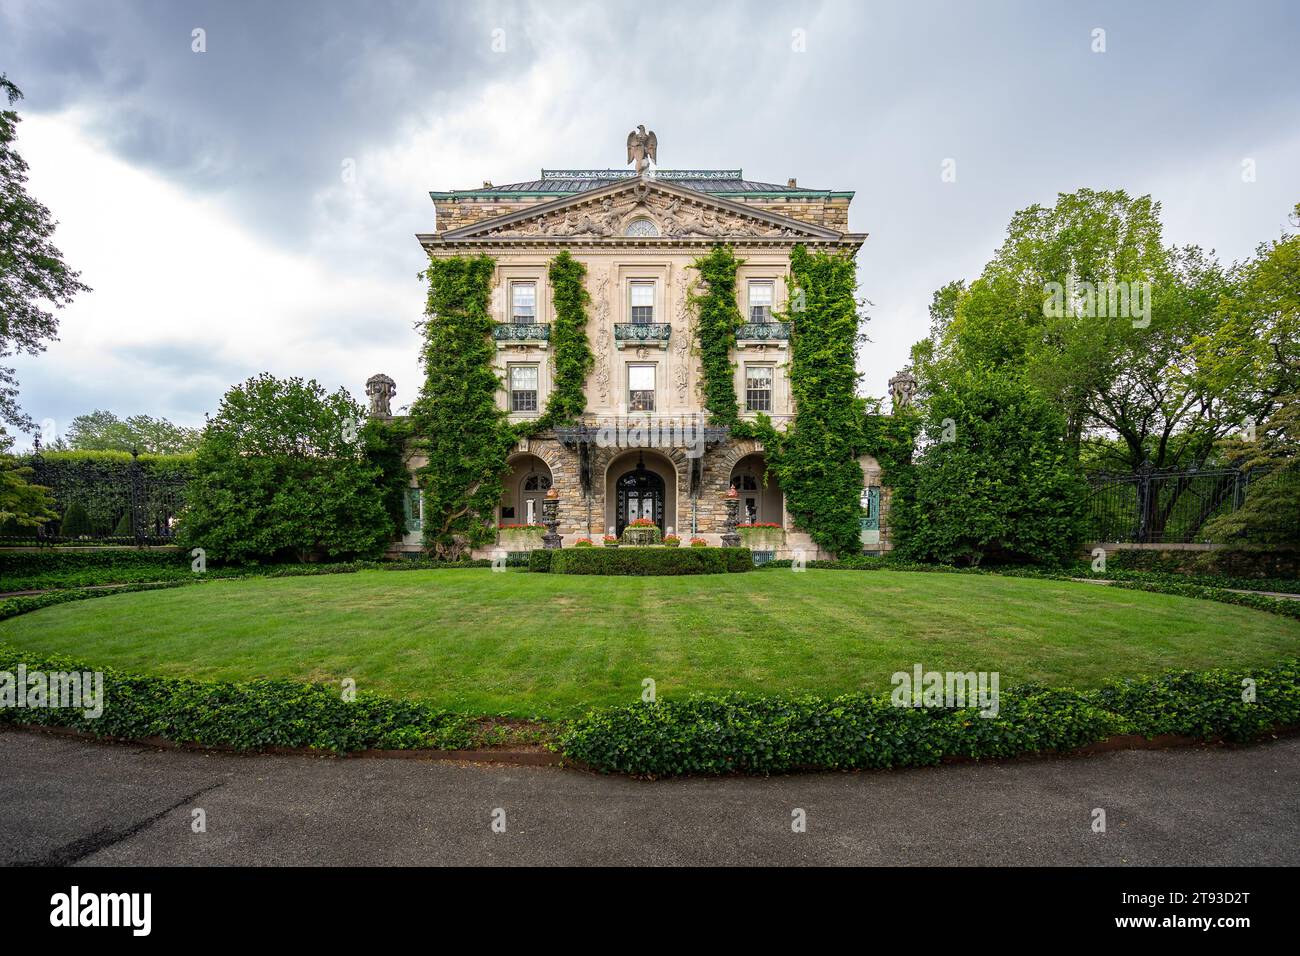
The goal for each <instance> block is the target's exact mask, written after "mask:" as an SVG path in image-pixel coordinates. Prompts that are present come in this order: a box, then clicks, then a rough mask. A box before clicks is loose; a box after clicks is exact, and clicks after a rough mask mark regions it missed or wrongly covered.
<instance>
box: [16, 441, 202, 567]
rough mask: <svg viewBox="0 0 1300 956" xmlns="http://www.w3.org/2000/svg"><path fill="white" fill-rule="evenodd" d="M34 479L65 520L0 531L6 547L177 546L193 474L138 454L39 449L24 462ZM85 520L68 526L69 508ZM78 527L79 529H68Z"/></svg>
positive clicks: (30, 477)
mask: <svg viewBox="0 0 1300 956" xmlns="http://www.w3.org/2000/svg"><path fill="white" fill-rule="evenodd" d="M24 464H26V465H28V466H30V467H31V469H32V474H31V475H30V476H28V480H29V481H30V482H31V483H32V484H35V485H43V486H45V487H47V488H49V489H50V492H51V494H52V496H53V498H54V501H55V510H56V511H58V512H59V515H60V517H59V519H57V520H54V521H50V522H47V523H46V524H45V525H43V526H41V527H40V528H36V529H18V528H13V527H6V528H3V529H0V545H33V544H36V545H43V544H49V545H54V544H77V543H82V542H84V543H86V544H125V545H136V546H140V547H143V546H147V545H159V544H171V543H172V541H173V539H174V537H175V534H176V518H177V516H178V515H179V514H180V511H181V509H182V508H183V507H184V506H185V489H186V485H187V484H188V483H189V474H188V473H185V472H176V473H167V472H161V473H160V472H159V471H157V470H155V469H153V468H151V467H147V466H146V465H145V464H144V463H142V462H141V461H140V459H139V457H138V456H137V455H136V454H134V453H132V456H131V459H130V460H129V461H112V460H97V459H95V458H89V457H88V458H86V459H82V460H71V461H70V460H66V459H57V458H56V459H47V458H45V457H44V456H43V455H41V454H40V453H39V452H38V453H36V454H34V455H32V456H31V457H30V458H29V459H28V460H26V461H25V462H24ZM74 505H77V506H79V507H80V509H81V510H82V512H83V513H84V516H85V521H84V522H83V523H82V527H81V528H79V529H70V528H69V527H68V523H69V522H68V520H67V519H68V513H69V509H70V508H72V507H73V506H74ZM72 530H75V533H68V532H69V531H72Z"/></svg>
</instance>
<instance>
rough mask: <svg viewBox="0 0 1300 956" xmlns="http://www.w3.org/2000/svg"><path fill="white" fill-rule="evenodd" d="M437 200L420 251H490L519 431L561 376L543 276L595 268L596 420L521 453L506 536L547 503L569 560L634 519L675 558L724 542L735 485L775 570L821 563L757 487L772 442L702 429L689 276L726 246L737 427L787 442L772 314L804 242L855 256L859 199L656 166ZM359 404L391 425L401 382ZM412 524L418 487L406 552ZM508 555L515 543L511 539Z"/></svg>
mask: <svg viewBox="0 0 1300 956" xmlns="http://www.w3.org/2000/svg"><path fill="white" fill-rule="evenodd" d="M642 132H643V135H644V131H642ZM633 136H634V137H635V136H636V134H635V133H634V134H633ZM649 136H650V148H649V153H648V155H649V156H653V155H654V152H653V151H654V142H653V134H649ZM631 157H632V138H629V162H630V161H631ZM430 196H431V198H432V200H433V204H434V209H435V211H436V220H435V223H434V231H432V232H429V233H422V234H420V235H419V236H418V237H417V238H418V239H419V242H420V244H421V246H423V248H424V250H425V251H426V252H427V254H428V255H429V256H430V257H431V258H434V259H439V258H447V257H452V256H465V255H476V254H486V255H488V256H490V257H491V258H492V259H493V260H494V261H495V263H496V272H495V277H494V280H493V281H494V285H493V291H492V299H491V312H492V319H493V322H494V324H493V329H494V331H493V338H494V343H495V356H496V359H495V362H496V368H495V370H496V373H497V376H498V378H499V380H500V383H501V388H500V391H499V393H498V403H499V406H500V407H501V408H502V409H503V410H504V411H505V412H506V414H507V415H508V416H509V418H510V420H512V421H523V420H527V419H529V418H537V417H539V416H540V415H541V414H542V412H543V410H544V409H545V408H546V404H547V398H548V395H549V394H550V390H551V388H552V384H553V381H554V378H555V367H554V356H553V353H552V350H551V348H550V333H551V324H552V319H553V303H552V290H551V289H550V288H548V264H549V263H550V261H551V260H552V258H554V257H555V256H556V255H557V254H559V253H560V252H561V251H563V250H568V251H569V253H570V254H571V255H572V256H573V257H574V258H575V259H576V260H578V261H579V262H580V263H581V264H582V265H583V266H584V267H585V269H586V280H585V281H586V288H587V291H588V293H589V294H590V297H591V298H590V303H589V304H588V306H587V316H588V325H587V336H588V340H589V343H590V345H591V349H592V352H593V355H594V367H593V368H592V371H591V373H590V374H589V376H588V378H587V381H586V412H585V414H584V415H583V416H582V418H581V419H580V420H579V421H578V422H576V423H573V424H572V425H566V426H563V427H556V428H554V429H549V430H547V431H544V432H541V433H540V434H538V435H536V436H535V437H532V438H527V439H523V440H521V441H520V442H519V443H518V444H517V445H516V447H515V448H514V449H513V451H512V452H511V455H510V457H509V460H508V466H509V471H508V473H507V474H506V476H505V478H504V494H503V495H502V498H501V501H500V504H499V506H498V508H497V521H498V525H499V526H502V527H506V526H510V525H536V524H538V523H539V522H541V521H542V508H543V503H544V502H545V500H546V496H547V494H548V492H550V491H551V490H552V489H554V490H555V492H556V493H558V514H557V519H558V528H557V529H556V530H557V531H558V533H559V534H560V535H561V536H562V540H563V543H564V545H565V546H569V545H571V544H573V543H574V542H575V541H577V540H578V539H580V538H589V539H591V540H592V541H593V542H595V543H596V544H597V545H599V544H600V541H601V536H602V535H605V534H613V535H619V534H621V533H622V532H623V529H624V528H625V527H626V526H627V525H628V524H630V523H631V522H633V521H636V520H637V519H650V520H651V521H653V522H654V523H655V524H656V525H657V526H658V528H659V529H660V531H661V533H663V534H675V535H677V536H679V537H680V539H681V541H682V544H683V545H685V544H687V543H688V542H689V540H690V539H691V538H703V539H704V540H706V541H707V542H708V543H709V544H710V545H718V544H720V543H721V541H722V535H723V534H724V532H726V531H727V530H728V529H727V528H726V521H727V498H728V495H729V489H731V488H735V489H736V496H737V497H738V499H739V501H738V514H737V519H736V520H737V521H738V523H739V524H740V525H741V526H742V530H743V526H745V525H775V526H778V528H777V529H768V532H769V533H768V534H767V536H766V539H765V540H766V541H767V542H769V543H768V544H767V545H766V547H768V548H769V549H770V550H769V552H768V554H767V556H769V557H773V556H777V557H789V556H791V555H792V554H795V553H797V552H803V553H804V554H805V555H806V556H807V557H808V558H810V559H811V558H815V557H819V556H820V555H819V553H818V549H817V547H816V545H814V544H813V542H812V541H811V539H810V538H809V537H808V535H806V534H804V533H802V532H801V531H800V530H799V528H798V527H796V526H795V524H794V522H793V521H792V520H791V516H790V515H789V514H788V513H787V511H786V507H785V500H784V496H783V494H782V492H781V488H780V487H779V484H778V483H777V481H776V479H775V477H769V476H765V471H766V460H765V457H764V448H763V446H762V444H761V443H760V442H758V441H755V440H753V439H742V438H735V437H733V436H731V435H730V434H729V432H728V429H726V428H718V427H709V426H707V425H706V414H705V412H704V408H703V397H702V393H701V389H700V385H701V378H702V368H701V361H700V358H699V356H698V354H697V350H696V349H695V348H694V347H693V345H694V341H695V332H694V328H693V318H694V316H693V310H692V307H691V305H690V302H689V296H690V295H691V293H692V292H693V291H695V290H696V285H697V283H698V282H699V274H698V273H697V272H696V271H695V270H694V269H693V268H692V263H693V262H694V261H695V260H696V259H698V258H700V257H701V256H704V255H706V254H707V253H708V252H709V251H710V249H711V248H713V247H714V246H716V245H718V244H719V243H725V244H727V245H729V246H730V247H732V248H733V249H734V250H735V253H736V256H737V257H738V258H739V259H741V260H743V262H742V264H741V266H740V269H739V272H738V273H737V276H736V288H737V295H738V299H739V301H738V303H737V305H738V307H739V309H740V312H741V315H742V318H743V321H744V324H743V325H742V326H741V328H740V329H739V330H738V332H737V334H736V346H735V351H734V353H733V356H732V361H733V364H734V367H735V371H734V384H735V391H736V395H737V397H738V401H739V405H740V409H739V412H740V417H741V420H746V419H754V418H755V417H756V416H758V415H759V414H763V415H766V416H768V417H769V418H770V419H771V421H772V423H773V425H774V426H775V427H776V428H778V429H783V428H784V427H785V426H786V425H787V424H788V423H789V422H790V420H791V419H792V418H793V415H794V411H795V409H794V407H793V402H792V398H791V392H790V385H789V379H788V367H787V366H788V361H789V339H790V334H791V328H790V324H789V323H788V322H785V321H780V320H779V319H778V318H777V316H778V315H780V314H781V313H782V312H783V311H784V307H785V305H786V302H785V298H786V293H787V290H786V283H785V279H786V277H787V275H788V274H789V269H790V253H791V249H792V248H793V247H794V246H795V245H797V244H802V245H804V246H805V247H807V248H808V249H809V250H810V251H815V250H824V251H834V252H842V253H846V254H848V255H850V256H852V255H855V254H856V253H857V251H858V249H859V248H860V247H861V245H862V243H863V242H864V241H865V239H866V235H865V234H864V233H853V232H850V231H849V204H850V203H851V202H852V199H853V193H852V192H849V191H844V190H834V189H813V188H808V187H805V186H800V185H798V183H797V182H796V181H795V180H794V179H790V180H788V181H787V182H786V183H785V184H784V185H778V184H775V183H767V182H757V181H754V180H749V179H746V178H745V176H744V174H743V171H742V170H740V169H702V170H669V169H652V168H650V167H649V164H648V162H646V157H645V156H644V155H643V156H641V157H639V161H638V168H637V169H636V170H613V169H544V170H542V172H541V176H540V178H538V179H535V180H530V181H528V182H518V183H511V184H509V185H505V186H495V185H493V184H492V183H490V182H485V183H483V184H482V186H481V187H480V188H477V189H465V190H453V191H447V192H432V193H430ZM367 392H368V394H369V396H370V402H371V412H372V414H378V415H387V414H390V413H389V411H388V404H389V398H390V396H391V395H392V392H393V382H392V380H391V379H389V378H388V377H387V376H384V375H377V376H374V377H373V378H372V379H371V380H370V382H369V383H367ZM423 464H424V461H423V460H422V459H421V458H420V457H419V455H418V453H417V454H415V455H414V456H413V457H412V459H411V461H410V467H411V468H412V469H415V468H418V467H421V466H422V465H423ZM861 464H862V466H863V487H862V494H861V501H862V503H863V506H864V512H863V532H862V534H863V538H862V540H863V547H864V549H865V550H867V551H879V550H882V549H886V548H888V541H887V538H885V539H882V530H881V527H880V518H881V504H882V502H881V490H880V488H879V474H880V469H879V467H878V466H877V465H876V463H875V461H874V460H872V459H870V458H863V459H862V460H861ZM412 483H413V485H414V479H412ZM419 512H420V502H419V493H418V489H416V488H414V487H412V493H411V497H410V508H409V520H408V524H407V534H406V535H405V537H404V538H403V539H402V541H401V542H400V544H399V545H396V546H395V547H396V549H397V550H398V551H402V552H412V551H418V550H419V549H420V547H421V526H420V513H419ZM539 543H540V542H539ZM501 547H505V548H509V547H510V545H508V544H507V543H506V542H505V541H504V540H503V541H502V542H501V544H500V545H499V547H498V549H497V550H499V548H501ZM755 547H758V546H757V545H756V546H755ZM493 550H494V549H491V548H489V549H488V550H487V551H479V552H477V553H476V556H484V555H490V554H491V553H493Z"/></svg>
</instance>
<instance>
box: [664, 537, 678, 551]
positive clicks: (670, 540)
mask: <svg viewBox="0 0 1300 956" xmlns="http://www.w3.org/2000/svg"><path fill="white" fill-rule="evenodd" d="M681 543H682V539H681V538H679V537H677V535H675V534H670V535H666V536H665V537H664V547H666V548H676V547H680V546H681Z"/></svg>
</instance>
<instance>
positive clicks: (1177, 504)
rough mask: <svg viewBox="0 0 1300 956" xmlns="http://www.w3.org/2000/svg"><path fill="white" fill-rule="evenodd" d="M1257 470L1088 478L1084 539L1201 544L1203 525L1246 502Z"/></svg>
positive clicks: (1146, 471) (1155, 472)
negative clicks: (1088, 491)
mask: <svg viewBox="0 0 1300 956" xmlns="http://www.w3.org/2000/svg"><path fill="white" fill-rule="evenodd" d="M1256 474H1257V473H1256V472H1249V471H1241V470H1239V469H1236V468H1207V469H1199V470H1198V469H1190V470H1186V471H1179V470H1172V469H1163V470H1162V469H1155V468H1147V469H1142V470H1139V471H1137V472H1135V473H1132V474H1114V473H1110V472H1102V473H1099V474H1096V475H1093V476H1092V477H1091V485H1092V490H1091V493H1090V494H1089V496H1088V506H1087V518H1088V540H1090V541H1114V542H1134V543H1139V544H1193V543H1204V542H1207V541H1208V540H1209V539H1208V538H1207V537H1206V536H1205V526H1206V525H1207V524H1209V523H1210V522H1211V521H1212V520H1213V519H1215V518H1217V517H1219V516H1220V515H1224V514H1230V513H1231V512H1233V511H1235V510H1236V509H1238V508H1240V507H1241V505H1242V503H1243V502H1244V501H1245V500H1246V492H1247V489H1248V488H1249V486H1250V482H1251V480H1252V477H1255V476H1256Z"/></svg>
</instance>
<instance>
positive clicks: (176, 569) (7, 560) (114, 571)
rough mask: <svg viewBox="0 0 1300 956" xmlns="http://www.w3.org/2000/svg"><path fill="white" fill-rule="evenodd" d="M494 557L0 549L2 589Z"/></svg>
mask: <svg viewBox="0 0 1300 956" xmlns="http://www.w3.org/2000/svg"><path fill="white" fill-rule="evenodd" d="M506 564H507V566H510V567H527V566H528V555H527V554H523V553H521V554H511V555H507V556H506ZM491 566H492V562H491V560H489V559H487V558H479V559H476V560H473V561H470V560H465V561H436V560H434V559H432V558H427V557H423V556H421V557H419V558H415V559H402V560H397V561H349V562H338V563H330V564H324V563H322V564H297V563H294V564H262V565H236V566H233V567H221V566H219V565H218V564H216V563H215V562H211V561H210V562H209V563H208V570H207V572H206V573H204V574H196V573H194V571H193V570H191V566H190V555H189V552H188V551H181V550H178V549H175V548H165V549H157V550H150V551H140V550H136V549H134V548H96V549H94V550H82V549H71V548H68V549H65V548H49V549H43V550H40V551H5V550H0V591H26V590H37V589H40V588H86V587H91V586H93V585H101V584H132V583H139V582H144V581H177V582H182V583H183V582H185V581H203V580H212V579H217V578H247V577H272V578H279V577H304V576H312V575H318V574H351V573H353V572H356V571H421V570H423V571H433V570H442V569H450V568H490V567H491Z"/></svg>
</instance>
